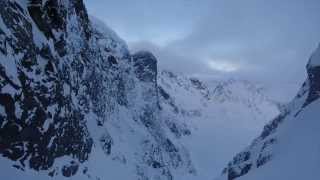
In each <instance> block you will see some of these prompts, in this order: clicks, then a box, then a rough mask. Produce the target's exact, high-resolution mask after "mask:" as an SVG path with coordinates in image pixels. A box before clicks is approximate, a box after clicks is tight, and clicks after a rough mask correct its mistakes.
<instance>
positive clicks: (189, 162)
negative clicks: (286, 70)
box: [0, 0, 278, 180]
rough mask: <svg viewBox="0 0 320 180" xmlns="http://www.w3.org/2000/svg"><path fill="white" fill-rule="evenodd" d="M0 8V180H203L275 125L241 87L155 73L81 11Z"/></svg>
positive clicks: (252, 91)
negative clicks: (266, 127)
mask: <svg viewBox="0 0 320 180" xmlns="http://www.w3.org/2000/svg"><path fill="white" fill-rule="evenodd" d="M0 6H1V8H0V156H1V157H0V169H1V173H0V179H8V180H22V179H23V180H24V179H33V180H37V179H39V180H45V179H57V180H62V179H76V180H88V179H94V180H104V179H123V180H126V179H128V180H129V179H130V180H172V179H177V180H179V179H184V180H186V179H197V178H199V179H203V178H209V177H210V178H211V176H212V173H213V171H212V167H217V168H220V167H221V166H222V164H223V162H225V161H226V159H227V157H229V156H231V155H232V154H234V153H235V152H236V151H237V150H238V149H240V148H242V147H244V146H245V145H247V142H248V139H250V138H252V137H253V135H254V134H255V133H256V130H257V128H258V127H260V126H262V124H264V123H265V122H266V120H267V119H270V118H272V117H273V116H275V115H276V114H277V113H278V107H277V105H276V104H275V103H274V102H272V101H270V100H269V99H268V98H267V97H265V96H264V95H263V92H262V90H261V88H258V87H256V86H255V85H253V84H250V83H248V82H243V81H234V80H230V81H220V82H215V83H205V82H203V81H201V80H199V79H197V78H188V77H184V76H181V75H175V74H174V73H171V72H168V71H161V72H158V68H157V59H156V58H155V57H154V56H153V55H152V54H151V53H150V52H145V51H140V52H137V53H135V54H131V52H130V51H129V50H128V47H127V45H126V43H125V42H124V41H123V40H122V39H121V38H119V37H118V36H117V34H116V33H115V32H114V31H112V30H111V29H110V28H108V27H106V26H105V25H104V24H103V23H102V22H101V21H99V20H98V19H96V18H94V17H89V16H88V14H87V11H86V9H85V7H84V4H83V2H82V1H81V0H63V1H62V0H60V1H56V0H1V1H0ZM208 138H210V139H208Z"/></svg>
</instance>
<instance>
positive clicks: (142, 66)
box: [133, 51, 157, 82]
mask: <svg viewBox="0 0 320 180" xmlns="http://www.w3.org/2000/svg"><path fill="white" fill-rule="evenodd" d="M133 63H134V67H135V74H137V76H138V78H139V79H140V80H141V81H145V82H156V80H157V59H156V58H155V57H154V55H153V54H151V53H150V52H146V51H140V52H137V53H136V54H134V55H133Z"/></svg>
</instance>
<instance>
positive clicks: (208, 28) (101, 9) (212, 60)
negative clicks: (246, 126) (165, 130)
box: [86, 0, 320, 92]
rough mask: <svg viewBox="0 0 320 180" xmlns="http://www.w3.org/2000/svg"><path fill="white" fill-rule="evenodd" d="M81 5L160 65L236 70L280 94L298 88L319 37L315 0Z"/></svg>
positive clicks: (215, 73)
mask: <svg viewBox="0 0 320 180" xmlns="http://www.w3.org/2000/svg"><path fill="white" fill-rule="evenodd" d="M86 3H87V5H88V8H89V12H91V13H94V15H95V16H98V17H99V18H100V19H104V20H105V22H106V23H107V24H109V25H110V26H111V27H112V28H114V29H115V31H116V32H118V33H119V34H120V36H121V37H123V38H124V39H125V40H127V41H128V43H129V47H130V48H131V49H133V50H137V49H147V50H150V51H152V52H153V53H154V54H155V55H156V57H158V60H159V66H160V67H161V68H162V69H169V70H172V71H177V72H182V73H185V74H188V75H195V74H196V75H199V76H202V77H230V76H234V77H237V78H243V79H247V80H251V81H258V82H261V83H264V84H268V86H270V87H272V88H273V89H276V91H279V92H280V91H282V90H283V88H284V87H290V88H288V89H290V90H291V89H292V87H293V85H294V86H296V87H297V88H298V87H299V86H300V84H301V82H302V81H303V80H304V78H305V68H304V67H305V64H306V63H307V60H308V57H309V56H310V54H311V52H312V51H313V50H314V49H315V48H316V46H317V44H318V43H319V41H320V24H319V18H320V8H319V7H320V1H319V0H306V1H301V0H281V1H279V0H269V1H260V0H242V1H233V0H202V1H196V0H162V1H155V0H137V1H132V0H119V1H111V0H105V1H100V0H87V1H86ZM286 84H287V85H288V86H287V85H286ZM295 91H296V90H295Z"/></svg>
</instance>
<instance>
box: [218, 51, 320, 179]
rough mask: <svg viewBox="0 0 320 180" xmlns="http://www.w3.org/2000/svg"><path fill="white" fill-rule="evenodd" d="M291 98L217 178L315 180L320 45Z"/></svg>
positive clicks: (318, 160)
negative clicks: (302, 80) (299, 87)
mask: <svg viewBox="0 0 320 180" xmlns="http://www.w3.org/2000/svg"><path fill="white" fill-rule="evenodd" d="M307 73H308V78H307V80H306V81H305V83H304V84H303V86H302V88H301V89H300V91H299V92H298V94H297V96H296V97H295V98H294V100H293V101H292V102H291V103H289V104H288V105H287V106H286V108H285V109H284V110H283V112H282V113H281V114H280V115H279V116H278V117H276V118H275V119H274V120H272V121H271V122H269V123H268V124H267V125H266V126H265V127H264V129H263V131H262V133H261V134H260V136H259V137H258V138H256V139H255V140H254V141H253V142H252V144H251V145H250V146H249V147H247V148H246V149H245V150H244V151H242V152H241V153H239V154H238V155H236V156H235V157H234V158H233V160H232V161H231V162H230V163H229V164H228V166H227V167H226V168H225V169H224V170H223V174H222V176H221V177H220V178H218V179H219V180H224V179H226V180H233V179H239V180H256V179H259V180H267V179H290V180H301V179H315V178H316V177H318V174H317V173H318V172H319V170H320V166H319V163H320V154H319V148H320V143H319V142H318V141H317V137H319V136H320V131H319V129H320V123H319V117H320V111H319V108H320V101H319V97H320V46H319V47H318V49H317V50H316V51H315V52H314V53H313V55H312V56H311V58H310V60H309V63H308V65H307Z"/></svg>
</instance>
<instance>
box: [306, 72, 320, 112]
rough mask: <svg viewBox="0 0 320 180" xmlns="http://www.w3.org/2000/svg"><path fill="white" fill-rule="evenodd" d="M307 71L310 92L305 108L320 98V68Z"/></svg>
mask: <svg viewBox="0 0 320 180" xmlns="http://www.w3.org/2000/svg"><path fill="white" fill-rule="evenodd" d="M307 70H308V71H307V72H308V78H309V86H310V90H309V94H308V98H307V100H306V102H305V104H304V106H307V105H308V104H310V103H312V102H313V101H315V100H317V99H318V98H319V97H320V66H316V67H307Z"/></svg>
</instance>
